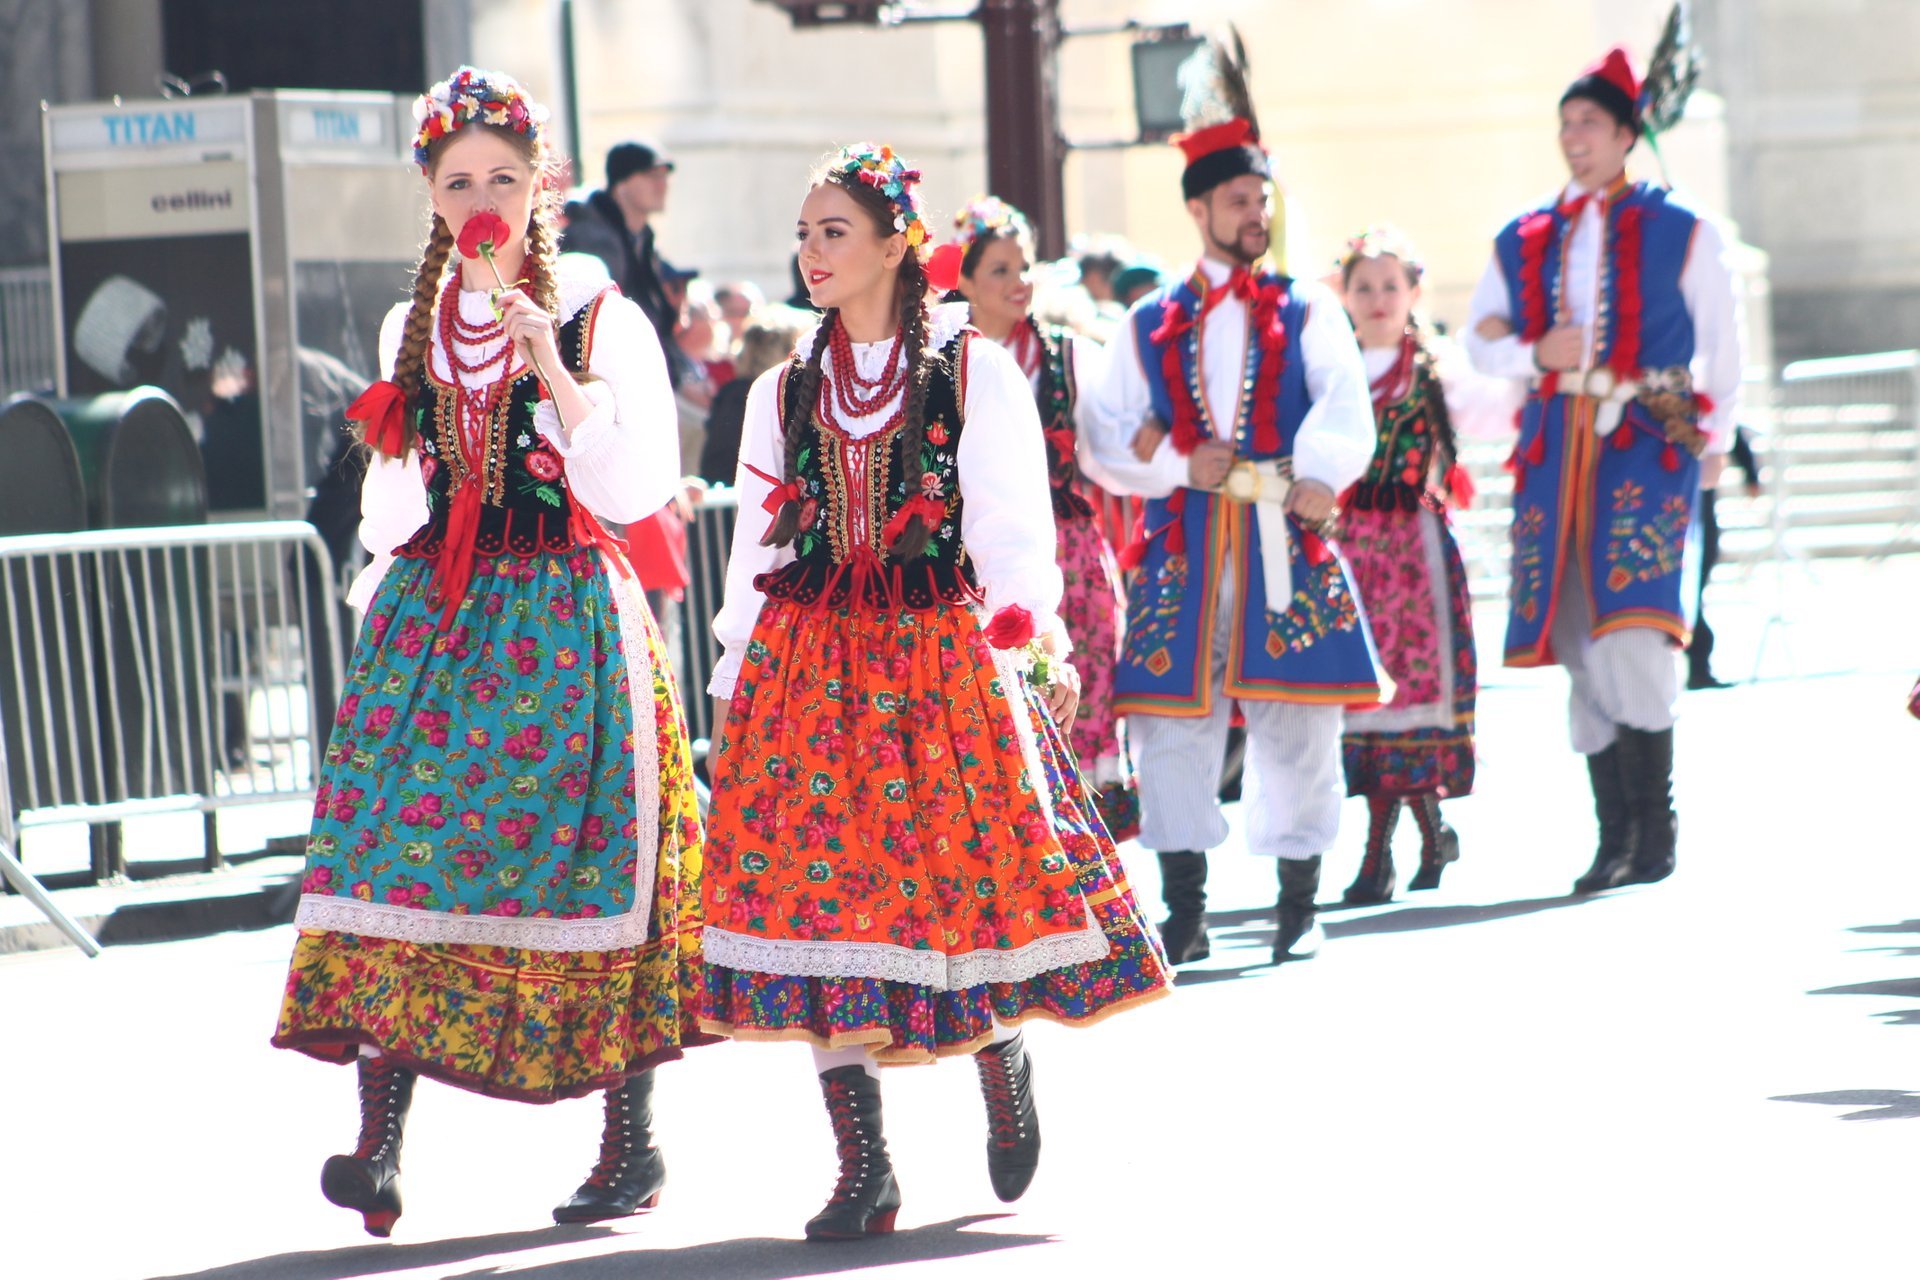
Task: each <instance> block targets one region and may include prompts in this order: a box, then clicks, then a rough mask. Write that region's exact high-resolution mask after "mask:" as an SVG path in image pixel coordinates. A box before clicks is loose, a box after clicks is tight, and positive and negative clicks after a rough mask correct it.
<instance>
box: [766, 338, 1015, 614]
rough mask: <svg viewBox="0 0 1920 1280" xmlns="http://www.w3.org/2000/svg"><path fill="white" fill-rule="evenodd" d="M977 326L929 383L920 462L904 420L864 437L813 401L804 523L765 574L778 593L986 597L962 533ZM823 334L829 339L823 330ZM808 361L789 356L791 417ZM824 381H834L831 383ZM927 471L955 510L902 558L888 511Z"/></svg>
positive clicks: (930, 599)
mask: <svg viewBox="0 0 1920 1280" xmlns="http://www.w3.org/2000/svg"><path fill="white" fill-rule="evenodd" d="M970 339H971V335H969V334H968V333H966V332H965V331H962V332H961V333H960V334H959V335H957V336H956V337H955V338H954V339H953V341H952V342H950V343H948V344H947V347H946V350H945V351H944V352H943V353H942V355H943V357H944V361H943V364H944V368H942V369H937V370H935V371H934V373H933V375H932V376H931V378H930V379H929V380H928V383H927V410H926V424H927V425H926V430H925V432H924V443H923V444H922V446H921V462H920V466H914V467H910V466H908V465H906V461H907V460H906V459H905V458H904V457H903V456H902V448H901V436H902V435H903V434H904V432H903V429H902V428H900V427H895V428H893V429H891V430H888V431H880V432H876V433H875V434H873V435H870V436H867V437H866V438H864V439H861V440H855V439H852V438H851V437H849V436H848V435H847V434H846V432H844V431H842V430H840V429H839V428H837V427H828V426H826V425H825V424H823V423H822V422H821V421H820V415H819V411H818V407H817V406H814V407H813V412H812V413H811V414H809V416H808V421H807V425H806V426H804V427H802V428H801V430H802V431H804V432H805V433H806V438H805V439H804V440H802V441H801V444H800V451H799V453H798V455H797V457H796V459H795V472H796V475H795V480H796V482H797V483H798V484H799V486H800V532H799V535H798V536H797V537H796V538H795V540H794V552H795V558H794V559H793V561H792V562H791V563H788V564H785V565H782V566H781V567H780V568H778V569H775V570H774V571H773V572H771V573H763V574H761V575H760V576H759V578H757V579H756V580H755V583H754V585H755V586H757V587H759V588H760V590H761V592H763V593H764V594H765V595H766V596H767V598H768V599H770V600H793V601H797V602H799V603H801V604H804V605H812V606H820V607H823V608H832V609H838V608H841V607H843V606H846V605H848V604H850V603H858V604H864V605H867V606H869V607H872V608H886V609H898V608H906V609H916V610H919V609H932V608H937V607H939V606H941V605H950V604H970V603H973V602H976V601H978V600H980V599H981V593H980V589H979V586H978V585H977V583H976V582H975V579H974V575H973V566H972V564H971V563H969V561H968V559H967V553H966V548H965V547H963V546H962V545H961V543H960V514H961V501H960V469H959V457H960V433H961V431H962V430H963V429H964V428H965V425H966V424H965V421H964V420H963V418H962V416H961V405H962V404H963V403H964V400H965V392H964V390H963V388H962V386H961V378H962V377H963V376H964V375H963V374H960V373H955V372H951V371H954V370H963V369H964V368H965V364H964V362H965V360H966V344H967V342H968V341H969V340H970ZM816 340H824V339H823V338H820V337H818V336H817V337H816ZM801 368H802V362H801V361H800V360H798V359H796V360H795V361H794V362H793V363H792V364H790V365H788V367H787V371H786V373H785V375H784V376H783V377H782V379H781V382H780V403H781V407H782V413H781V421H782V422H790V421H792V420H793V417H794V415H795V413H796V412H798V411H799V410H800V408H801V406H800V405H799V403H798V400H797V397H798V395H799V391H800V381H801V379H800V371H801ZM823 385H824V384H823ZM922 468H924V471H925V474H924V476H922V479H921V483H920V492H921V493H924V494H926V495H927V496H929V497H931V498H933V499H935V500H937V501H941V502H944V503H945V504H946V515H945V517H944V518H943V519H942V520H941V521H940V523H939V526H938V527H937V528H935V529H934V530H933V536H932V538H930V539H929V540H928V542H927V549H926V551H925V552H924V553H923V554H921V555H918V556H915V557H914V558H913V559H911V560H908V561H906V562H905V563H901V562H899V561H897V560H894V559H891V558H888V559H882V556H883V554H884V546H885V541H886V539H885V537H884V530H885V529H886V526H887V521H888V520H890V519H892V517H893V515H894V513H895V512H897V511H899V510H900V508H901V507H902V506H904V505H905V504H906V501H907V499H908V497H909V496H910V495H909V494H908V492H907V483H908V478H909V476H910V474H913V473H919V472H920V471H921V470H922Z"/></svg>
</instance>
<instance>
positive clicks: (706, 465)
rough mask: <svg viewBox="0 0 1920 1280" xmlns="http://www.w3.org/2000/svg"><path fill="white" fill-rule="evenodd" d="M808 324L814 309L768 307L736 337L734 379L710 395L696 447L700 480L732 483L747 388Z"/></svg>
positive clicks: (781, 356)
mask: <svg viewBox="0 0 1920 1280" xmlns="http://www.w3.org/2000/svg"><path fill="white" fill-rule="evenodd" d="M812 324H813V313H812V312H811V311H801V310H800V309H798V308H797V307H783V306H767V307H761V308H759V309H758V310H757V311H755V312H754V313H753V316H752V318H751V319H750V320H749V321H748V322H747V326H746V329H745V332H743V333H742V334H741V337H740V349H739V352H738V354H737V355H736V357H735V360H734V366H733V380H732V381H730V382H728V383H725V384H724V385H722V386H721V388H720V389H719V390H718V391H716V392H714V394H713V409H712V411H711V412H710V413H708V415H707V438H706V441H705V443H704V444H702V445H701V447H700V470H699V474H700V478H701V479H702V480H705V481H707V482H708V483H710V484H732V483H733V480H734V472H735V471H736V470H737V469H738V467H739V463H740V428H741V424H742V423H744V422H745V421H746V413H747V389H748V388H749V387H751V386H752V385H753V380H754V379H755V378H757V377H759V376H760V375H761V374H763V373H765V372H766V371H767V370H768V369H771V368H773V367H774V366H775V365H777V364H779V363H780V362H781V361H782V360H785V359H786V358H787V355H788V353H790V352H791V351H792V350H793V347H794V344H795V343H796V342H798V341H800V335H801V334H802V333H804V332H806V330H807V329H808V328H810V327H811V326H812Z"/></svg>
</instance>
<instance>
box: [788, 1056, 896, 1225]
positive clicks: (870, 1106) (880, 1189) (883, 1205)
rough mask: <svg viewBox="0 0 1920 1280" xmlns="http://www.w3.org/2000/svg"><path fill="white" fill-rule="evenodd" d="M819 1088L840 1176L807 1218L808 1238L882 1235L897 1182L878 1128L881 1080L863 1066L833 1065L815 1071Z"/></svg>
mask: <svg viewBox="0 0 1920 1280" xmlns="http://www.w3.org/2000/svg"><path fill="white" fill-rule="evenodd" d="M820 1092H821V1093H822V1094H823V1095H824V1096H825V1097H826V1100H827V1118H828V1119H829V1120H831V1121H832V1122H833V1140H834V1145H835V1146H836V1147H837V1148H838V1151H839V1155H840V1178H839V1180H838V1181H836V1182H835V1183H834V1184H833V1196H832V1198H831V1199H829V1200H828V1201H827V1207H826V1208H824V1209H822V1210H821V1211H820V1212H819V1213H816V1214H814V1215H813V1217H812V1218H811V1219H810V1220H809V1221H808V1222H807V1239H809V1240H858V1239H861V1238H862V1237H864V1236H882V1235H887V1234H888V1233H890V1232H891V1231H892V1230H893V1220H894V1217H895V1215H897V1214H898V1213H899V1212H900V1184H899V1183H897V1182H895V1181H894V1177H893V1163H892V1161H890V1160H888V1159H887V1140H886V1136H885V1135H884V1134H883V1133H882V1132H881V1128H880V1081H879V1080H877V1079H876V1078H874V1077H873V1076H871V1075H868V1074H867V1071H866V1068H864V1067H835V1068H834V1069H833V1070H831V1071H824V1072H822V1073H821V1074H820Z"/></svg>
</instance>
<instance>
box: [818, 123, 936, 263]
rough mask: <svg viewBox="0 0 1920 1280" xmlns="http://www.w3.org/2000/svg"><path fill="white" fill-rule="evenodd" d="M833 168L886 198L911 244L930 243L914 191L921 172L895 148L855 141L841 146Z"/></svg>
mask: <svg viewBox="0 0 1920 1280" xmlns="http://www.w3.org/2000/svg"><path fill="white" fill-rule="evenodd" d="M832 167H833V168H834V169H835V170H836V171H838V172H839V173H841V174H844V175H845V176H846V177H847V178H849V179H851V180H854V181H858V182H861V183H864V184H866V185H867V186H869V187H872V188H873V189H874V190H875V191H877V192H879V193H880V194H881V195H883V196H885V197H886V198H887V203H888V204H889V205H890V206H891V207H892V209H893V229H894V230H895V231H897V232H899V233H900V234H902V235H904V236H906V238H907V245H908V247H910V248H912V249H915V250H918V249H919V248H920V247H921V246H922V245H924V244H926V243H927V241H928V235H927V226H926V219H925V218H924V217H923V216H922V214H921V210H920V202H919V200H918V199H917V198H916V197H915V196H914V193H913V188H914V187H915V186H917V185H918V184H919V182H920V171H919V170H918V169H909V168H908V167H907V165H906V162H905V161H903V160H901V159H900V157H898V156H896V155H895V154H894V153H893V148H892V147H885V146H882V147H876V146H875V145H874V144H872V143H871V142H856V143H853V144H851V145H849V146H845V147H842V148H841V149H840V154H839V156H838V157H836V158H835V160H834V163H833V166H832Z"/></svg>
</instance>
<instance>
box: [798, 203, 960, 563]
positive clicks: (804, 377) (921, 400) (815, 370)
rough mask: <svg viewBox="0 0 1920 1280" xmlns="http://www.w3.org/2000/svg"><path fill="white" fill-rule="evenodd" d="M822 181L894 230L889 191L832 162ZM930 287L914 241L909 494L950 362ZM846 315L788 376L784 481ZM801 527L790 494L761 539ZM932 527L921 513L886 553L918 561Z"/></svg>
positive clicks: (905, 472)
mask: <svg viewBox="0 0 1920 1280" xmlns="http://www.w3.org/2000/svg"><path fill="white" fill-rule="evenodd" d="M823 183H832V184H833V185H834V186H837V187H838V188H840V190H842V191H844V192H846V193H847V195H849V196H851V197H852V198H853V201H854V203H855V204H857V205H859V206H860V208H861V210H862V211H863V212H865V213H866V214H867V215H868V216H869V217H870V218H871V219H872V220H873V224H874V229H875V230H876V231H877V232H878V233H880V234H881V235H892V234H895V232H894V210H893V206H892V205H891V204H890V202H889V201H888V199H887V197H886V196H885V195H883V194H881V193H880V192H878V191H876V190H875V189H874V188H872V187H870V186H868V185H867V184H866V183H864V182H860V181H857V180H855V179H851V178H849V177H848V176H847V175H846V173H844V172H843V171H841V170H840V169H838V168H834V167H831V166H829V167H823V168H820V169H817V170H815V171H814V174H813V178H812V181H811V182H810V183H809V184H808V189H809V190H812V189H813V188H816V187H819V186H820V185H821V184H823ZM927 289H928V283H927V269H926V266H925V265H924V264H923V263H922V262H921V261H920V257H919V254H918V253H917V252H916V251H915V250H914V249H913V248H912V247H911V246H909V247H908V249H907V252H906V255H905V256H904V257H903V258H902V259H901V260H900V267H899V270H898V275H897V276H896V279H895V300H896V307H897V308H898V310H899V313H900V342H901V344H902V346H903V347H904V354H905V356H906V362H907V375H906V376H907V387H906V391H905V393H904V394H905V397H906V406H905V408H906V413H905V416H904V420H903V422H902V424H901V427H900V460H901V465H902V473H901V478H902V479H903V480H904V481H905V483H906V493H907V496H908V497H909V498H911V497H913V495H915V494H917V493H919V492H920V484H921V478H922V476H924V475H925V473H926V465H927V460H926V456H925V444H926V427H927V389H928V387H929V385H930V384H931V382H932V380H933V376H934V374H935V373H938V372H943V371H944V370H945V365H946V361H945V359H944V358H943V357H942V356H941V354H940V353H939V352H938V351H936V350H934V349H933V348H932V347H931V346H930V345H929V335H930V332H931V328H932V324H931V319H930V317H929V316H928V314H927ZM839 322H840V313H839V311H838V310H837V309H829V310H828V311H827V313H826V314H825V315H824V316H822V317H821V319H820V327H819V328H818V329H816V330H815V331H814V335H813V350H812V351H811V352H809V353H808V355H807V358H806V360H805V361H803V362H797V363H798V367H797V369H795V370H794V371H793V372H791V373H789V375H788V376H789V377H794V378H798V379H799V382H798V384H797V385H796V386H795V387H794V389H793V392H792V394H791V395H789V396H788V397H787V398H786V401H785V403H784V404H782V406H781V422H780V430H781V433H782V435H783V437H784V440H783V445H784V450H783V458H784V461H783V463H782V469H781V477H780V478H781V481H782V483H785V484H792V483H794V482H795V481H796V480H797V479H798V478H799V457H800V449H801V447H802V445H803V444H804V443H805V441H806V439H807V437H808V433H811V432H812V431H814V430H815V426H814V415H815V412H816V410H817V407H818V404H819V399H820V383H821V380H822V377H823V373H822V364H823V362H824V360H825V358H826V352H827V345H828V338H829V337H830V336H831V335H832V333H833V329H834V326H835V325H836V324H838V323H839ZM799 533H800V503H799V502H798V501H796V500H789V501H788V502H786V503H785V504H783V505H782V506H781V508H780V512H779V514H778V515H776V516H775V517H774V521H773V524H772V525H771V526H770V527H769V528H768V529H767V532H766V536H765V537H763V538H762V539H761V540H760V541H761V545H763V546H769V547H783V546H786V545H788V544H789V543H791V542H792V541H793V540H794V539H795V538H796V537H798V536H799ZM933 534H934V530H933V527H932V526H931V525H930V524H929V523H928V521H927V520H926V519H925V518H924V517H915V518H914V519H912V520H909V521H908V522H907V524H906V527H905V528H904V529H903V530H902V531H901V532H900V533H899V534H898V535H897V536H896V537H895V538H894V539H893V542H892V543H891V544H890V545H889V546H888V547H887V548H886V549H885V551H886V554H887V556H888V557H889V558H891V559H893V560H895V561H899V562H905V561H908V560H912V559H914V558H915V557H917V556H920V555H923V554H925V552H926V550H927V547H928V545H929V544H930V543H931V542H932V541H933Z"/></svg>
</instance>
